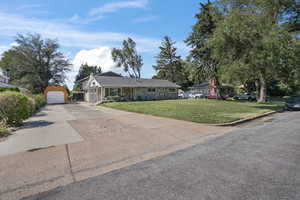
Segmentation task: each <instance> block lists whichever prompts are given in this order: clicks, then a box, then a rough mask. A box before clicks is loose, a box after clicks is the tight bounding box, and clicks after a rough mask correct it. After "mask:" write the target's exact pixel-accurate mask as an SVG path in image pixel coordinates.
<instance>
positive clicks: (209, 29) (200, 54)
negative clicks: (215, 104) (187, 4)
mask: <svg viewBox="0 0 300 200" xmlns="http://www.w3.org/2000/svg"><path fill="white" fill-rule="evenodd" d="M200 5H201V7H200V12H199V13H198V14H196V16H195V18H196V19H197V21H196V24H195V25H194V26H193V28H192V30H193V31H192V33H191V34H190V36H189V37H188V38H187V39H186V40H185V42H186V44H187V45H188V46H190V47H191V49H192V50H191V52H190V56H189V57H190V60H191V62H192V63H193V66H194V67H195V70H193V71H194V76H196V77H194V79H198V80H199V79H200V80H201V79H206V80H210V81H213V82H214V84H215V86H216V88H217V92H218V93H219V94H220V92H221V83H220V68H221V65H220V62H219V60H218V59H215V58H214V57H213V55H212V49H211V48H210V47H209V46H208V45H207V41H208V40H209V39H210V38H211V37H212V36H213V34H214V31H215V29H216V28H217V24H218V22H219V21H220V20H221V19H222V13H221V12H220V11H219V10H218V9H217V8H216V7H215V6H214V4H213V3H212V2H210V1H209V0H208V2H207V3H205V4H202V3H201V4H200Z"/></svg>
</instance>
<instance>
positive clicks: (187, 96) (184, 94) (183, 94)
mask: <svg viewBox="0 0 300 200" xmlns="http://www.w3.org/2000/svg"><path fill="white" fill-rule="evenodd" d="M178 97H179V98H181V99H187V98H189V94H188V93H186V92H182V93H179V94H178Z"/></svg>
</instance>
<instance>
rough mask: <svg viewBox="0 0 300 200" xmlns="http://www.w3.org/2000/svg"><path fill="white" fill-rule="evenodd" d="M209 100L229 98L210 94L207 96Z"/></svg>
mask: <svg viewBox="0 0 300 200" xmlns="http://www.w3.org/2000/svg"><path fill="white" fill-rule="evenodd" d="M206 98H207V99H227V98H228V97H227V96H225V95H222V96H219V95H217V94H209V95H207V96H206Z"/></svg>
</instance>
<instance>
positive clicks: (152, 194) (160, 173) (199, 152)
mask: <svg viewBox="0 0 300 200" xmlns="http://www.w3.org/2000/svg"><path fill="white" fill-rule="evenodd" d="M299 123H300V112H286V113H282V114H277V115H274V116H272V117H271V118H269V119H268V120H265V121H261V120H259V122H257V123H251V124H249V125H248V127H243V128H241V129H238V130H236V131H235V132H232V133H231V134H227V135H226V136H224V137H219V138H216V139H214V140H210V141H208V142H205V143H203V144H199V145H195V146H193V147H190V148H187V149H184V150H182V151H178V152H174V153H172V154H169V155H166V156H163V157H159V158H155V159H152V160H148V161H145V162H141V163H138V164H136V165H132V166H129V167H126V168H122V169H120V170H116V171H113V172H111V173H107V174H105V175H101V176H97V177H93V178H90V179H87V180H84V181H81V182H79V183H74V184H70V185H68V186H65V187H59V188H56V189H55V190H51V191H48V192H45V193H43V194H40V195H35V196H32V197H30V198H26V200H62V199H65V200H66V199H72V200H97V199H105V200H116V199H117V200H129V199H130V200H133V199H135V200H140V199H143V200H299V199H300V126H299Z"/></svg>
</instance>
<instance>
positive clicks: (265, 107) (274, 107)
mask: <svg viewBox="0 0 300 200" xmlns="http://www.w3.org/2000/svg"><path fill="white" fill-rule="evenodd" d="M253 107H254V108H258V109H262V110H271V111H281V110H283V106H279V105H265V104H261V105H260V104H258V105H255V106H253Z"/></svg>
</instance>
